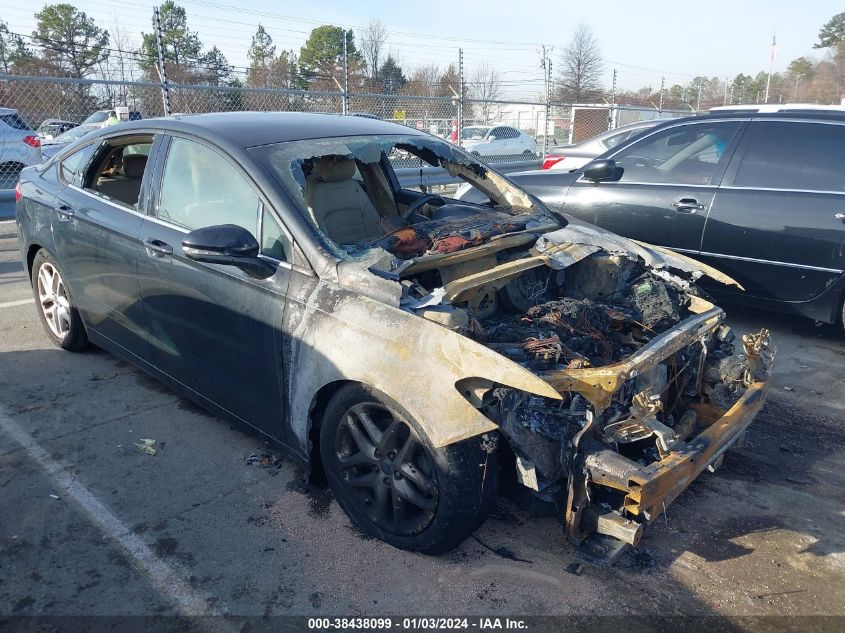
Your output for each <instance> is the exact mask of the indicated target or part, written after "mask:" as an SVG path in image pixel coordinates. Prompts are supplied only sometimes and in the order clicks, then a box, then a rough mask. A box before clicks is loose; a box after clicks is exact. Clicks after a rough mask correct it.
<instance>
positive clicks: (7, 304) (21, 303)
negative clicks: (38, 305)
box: [0, 299, 35, 308]
mask: <svg viewBox="0 0 845 633" xmlns="http://www.w3.org/2000/svg"><path fill="white" fill-rule="evenodd" d="M30 303H35V299H18V300H17V301H6V302H5V303H0V308H14V307H15V306H25V305H29V304H30Z"/></svg>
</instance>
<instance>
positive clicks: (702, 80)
mask: <svg viewBox="0 0 845 633" xmlns="http://www.w3.org/2000/svg"><path fill="white" fill-rule="evenodd" d="M702 84H704V77H699V79H698V100H697V101H696V102H695V111H696V112H700V111H701V86H702Z"/></svg>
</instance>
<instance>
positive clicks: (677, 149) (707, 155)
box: [563, 120, 742, 253]
mask: <svg viewBox="0 0 845 633" xmlns="http://www.w3.org/2000/svg"><path fill="white" fill-rule="evenodd" d="M741 128H742V123H741V122H740V121H737V120H733V121H730V120H723V121H712V120H706V121H690V122H686V123H682V124H678V125H675V126H671V127H668V128H663V129H660V130H658V131H656V132H654V133H652V134H650V135H648V136H645V137H643V138H640V139H639V140H636V141H634V142H633V143H630V144H625V145H623V146H622V147H621V148H620V149H618V150H616V151H615V152H611V153H610V154H605V155H604V157H605V158H612V159H613V160H615V161H616V163H617V164H618V165H619V166H620V167H622V168H623V170H624V171H623V173H622V177H621V179H620V180H619V181H617V182H601V183H593V182H590V181H588V180H585V179H584V178H583V176H582V177H581V178H579V179H578V180H577V181H576V182H575V183H573V185H572V186H571V187H570V189H569V191H568V192H567V194H566V198H565V202H564V207H563V210H564V211H565V212H566V213H570V214H572V215H575V216H577V217H579V218H581V219H584V220H586V221H588V222H592V223H593V224H596V225H598V226H601V227H603V228H606V229H609V230H610V231H613V232H614V233H618V234H620V235H624V236H625V237H630V238H634V239H638V240H643V241H645V242H650V243H652V244H657V245H661V246H669V247H671V248H675V249H677V250H680V251H685V252H692V253H697V252H698V250H699V247H700V244H701V234H702V231H703V229H704V221H705V219H706V217H707V212H708V210H709V209H710V204H711V202H712V200H713V196H714V195H715V192H716V187H717V185H718V184H719V181H720V179H721V176H722V174H723V173H724V170H725V167H726V166H727V164H728V160H729V158H730V155H731V153H732V152H733V151H734V148H735V147H736V142H737V139H738V137H739V133H740V130H741Z"/></svg>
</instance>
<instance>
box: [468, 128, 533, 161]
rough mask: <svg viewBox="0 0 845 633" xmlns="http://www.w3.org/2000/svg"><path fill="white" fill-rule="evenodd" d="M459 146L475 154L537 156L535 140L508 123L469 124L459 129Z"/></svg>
mask: <svg viewBox="0 0 845 633" xmlns="http://www.w3.org/2000/svg"><path fill="white" fill-rule="evenodd" d="M461 147H463V148H464V149H465V150H467V151H468V152H469V153H471V154H475V155H476V156H482V157H483V156H524V157H529V156H530V157H534V156H537V152H538V150H537V141H535V140H534V139H533V138H532V137H531V136H529V135H528V134H526V133H525V132H523V131H522V130H518V129H517V128H515V127H511V126H510V125H469V126H466V127H464V128H463V130H462V131H461Z"/></svg>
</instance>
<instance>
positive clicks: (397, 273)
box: [17, 113, 773, 562]
mask: <svg viewBox="0 0 845 633" xmlns="http://www.w3.org/2000/svg"><path fill="white" fill-rule="evenodd" d="M409 160H414V161H418V164H419V166H420V168H422V167H424V166H432V167H438V168H442V169H445V170H446V171H447V172H448V173H449V174H451V175H452V176H454V177H456V178H459V179H461V180H463V181H464V182H466V183H468V184H469V185H471V186H473V187H475V188H477V189H478V191H479V192H480V193H481V194H483V197H484V199H485V200H486V202H484V203H481V204H476V203H466V202H459V201H456V200H453V199H450V198H449V197H447V196H445V195H438V194H435V193H432V192H429V191H427V190H426V188H425V187H424V186H416V187H414V186H410V185H408V184H407V182H406V184H405V185H403V184H402V183H400V180H399V178H398V176H397V170H396V169H395V168H394V165H395V164H401V165H402V166H405V167H407V165H408V163H409ZM405 174H407V170H406V171H405ZM412 180H413V178H412ZM417 184H418V185H421V183H420V182H418V183H417ZM17 221H18V224H19V227H20V236H21V249H22V256H23V258H24V261H25V263H26V266H27V270H28V271H29V273H30V276H31V279H32V284H33V290H34V293H35V296H36V299H37V303H38V307H39V315H40V318H41V320H42V322H43V324H44V326H45V330H46V332H47V334H48V335H49V337H50V338H51V339H52V340H53V341H54V342H55V343H56V344H57V345H59V346H61V347H62V348H64V349H68V350H81V349H83V348H84V347H85V346H86V345H87V343H88V342H89V341H90V342H92V343H94V344H96V345H98V346H101V347H103V348H105V349H107V350H109V351H111V352H113V353H115V354H116V355H118V356H121V357H123V358H126V359H128V360H130V361H131V362H133V363H135V364H136V365H138V366H139V367H141V368H142V369H144V370H145V371H147V372H149V373H150V374H152V375H153V376H155V377H157V378H159V379H160V380H162V381H164V382H166V383H167V384H168V385H170V386H171V387H172V388H174V389H176V390H177V391H179V392H180V393H182V394H184V395H185V396H187V397H189V398H191V399H193V400H195V401H196V402H198V403H200V404H201V405H203V406H204V407H206V408H208V409H209V410H210V411H212V412H214V413H216V414H217V415H219V416H222V417H226V418H229V419H234V420H238V421H241V422H245V423H247V424H249V425H251V426H253V427H255V428H256V429H258V430H259V431H261V432H263V433H265V434H266V435H268V436H270V437H272V438H273V439H274V440H276V441H277V442H278V443H279V444H280V445H281V446H283V447H285V449H286V450H287V451H288V453H289V454H290V455H291V456H292V457H293V458H296V459H298V460H301V461H302V462H304V463H307V464H310V465H311V466H312V467H314V468H320V469H322V471H323V472H324V473H325V476H326V479H327V481H328V483H329V485H330V486H331V488H332V490H333V492H334V494H335V496H336V498H337V500H338V502H339V504H340V505H341V506H342V507H343V509H344V510H345V511H346V512H347V514H348V515H349V516H350V517H351V519H352V521H353V522H354V523H355V524H356V525H358V526H359V527H360V528H362V529H363V530H364V531H366V532H367V533H369V534H372V535H375V536H377V537H378V538H381V539H383V540H385V541H387V542H388V543H391V544H392V545H395V546H396V547H400V548H405V549H412V550H419V551H423V552H429V553H435V552H442V551H446V550H448V549H450V548H452V547H454V546H456V545H457V544H458V543H460V542H461V541H462V540H463V539H464V538H466V537H467V536H468V535H470V534H471V533H472V532H473V531H474V530H475V529H476V528H477V527H478V526H479V525H480V524H481V523H482V522H483V521H484V520H485V518H486V516H487V514H488V513H489V512H490V509H491V507H492V504H493V503H494V501H495V497H496V494H497V492H498V490H499V483H500V480H501V483H502V484H503V485H504V484H505V483H506V482H510V483H511V484H512V487H513V489H514V490H517V491H520V492H522V493H524V494H529V495H532V496H533V498H536V499H538V500H540V501H541V502H546V503H547V504H549V505H550V506H551V507H555V508H556V512H557V513H558V514H559V516H560V518H561V520H562V522H563V525H564V529H565V532H566V535H567V536H568V537H569V538H570V539H571V540H572V541H573V542H574V543H577V544H578V545H579V547H580V551H581V553H582V554H583V555H584V557H585V558H587V559H588V560H591V561H593V562H604V561H608V560H612V559H613V557H614V556H615V555H617V554H618V553H619V552H620V551H622V550H623V549H624V548H625V547H626V546H628V545H636V543H637V542H638V540H639V539H640V537H641V534H642V530H643V527H644V526H645V525H647V524H648V523H649V522H651V521H653V520H654V519H655V517H657V516H659V514H660V513H661V512H663V511H665V508H666V506H667V505H668V504H669V503H671V502H672V500H674V499H675V498H676V497H677V496H678V495H679V494H680V493H681V492H683V490H684V489H685V488H686V487H687V486H688V485H689V484H690V482H691V481H692V480H693V479H695V478H696V477H697V476H698V475H699V474H700V473H702V472H703V471H704V470H706V469H708V468H710V469H714V468H715V467H716V466H718V464H719V461H720V460H721V458H722V455H723V454H724V452H725V451H726V450H727V449H728V448H730V447H731V446H732V445H733V444H734V443H735V442H736V441H737V440H738V438H739V437H740V436H741V435H742V433H743V432H744V431H745V429H746V428H747V427H748V425H749V424H750V423H751V421H752V419H753V417H754V415H755V414H756V413H757V411H758V410H759V409H760V407H761V406H762V404H763V401H764V398H765V391H766V378H767V373H768V369H769V366H770V363H771V361H772V356H773V350H772V349H771V347H770V344H769V339H768V333H767V332H766V331H765V330H762V331H760V332H759V333H756V334H752V335H748V336H745V337H743V338H742V339H741V340H735V339H734V335H733V333H732V332H731V330H730V328H729V327H727V326H726V325H725V323H724V318H725V315H724V312H723V311H722V310H721V309H719V308H718V307H716V306H714V305H713V304H711V303H710V302H709V301H708V300H707V299H706V297H704V296H702V295H701V293H700V292H699V291H698V290H697V289H696V286H695V281H696V279H698V278H700V277H701V276H702V275H708V276H709V277H711V278H713V279H715V280H716V281H718V282H721V283H724V284H735V283H736V282H735V281H733V280H732V279H730V278H729V277H726V276H725V275H723V274H721V273H719V272H718V271H717V270H714V269H712V268H710V267H708V266H706V265H702V264H700V263H697V262H694V261H692V260H690V259H687V258H685V257H683V256H680V255H677V254H675V253H672V252H670V251H666V250H664V249H660V248H656V247H653V246H649V245H647V244H642V243H636V242H633V241H631V240H627V239H624V238H621V237H619V236H616V235H614V234H612V233H608V232H606V231H603V230H600V229H597V228H596V227H593V226H590V225H587V224H584V223H580V222H577V221H575V220H572V219H570V218H567V217H565V216H563V215H561V214H559V213H555V212H552V211H550V210H549V209H548V208H546V207H544V206H543V205H542V203H540V202H539V201H538V200H537V199H535V198H533V197H532V196H530V195H528V194H526V193H525V192H523V191H522V190H520V189H519V188H517V187H516V186H515V185H513V184H512V183H511V182H510V181H508V180H507V179H506V178H505V177H503V176H501V175H499V174H497V173H496V172H494V171H492V170H491V169H489V168H488V167H487V166H485V165H483V164H481V163H480V162H478V161H477V160H475V159H473V157H471V156H469V155H467V154H466V153H464V152H463V151H461V150H460V149H458V148H455V147H453V146H451V145H449V144H447V143H444V142H442V141H440V140H439V139H436V138H435V137H432V136H429V135H427V134H425V133H421V132H417V131H415V130H410V129H408V128H404V127H401V126H398V125H394V124H390V123H386V122H383V121H375V120H369V119H361V118H357V117H334V116H328V115H316V114H315V115H308V114H277V113H232V114H209V115H196V116H184V117H176V118H172V119H167V120H145V121H140V122H130V123H128V124H126V125H124V126H120V129H119V130H115V129H105V130H103V131H102V132H101V133H98V134H96V135H94V136H92V137H86V138H85V139H83V140H82V141H80V142H79V143H78V144H76V145H74V146H72V147H70V148H68V149H66V150H64V151H63V152H62V153H60V154H59V155H57V156H56V157H54V158H53V159H51V160H50V161H48V162H47V163H45V164H44V165H42V166H39V167H37V168H31V169H27V170H25V171H24V172H23V175H22V178H21V183H20V187H19V190H18V204H17Z"/></svg>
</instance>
